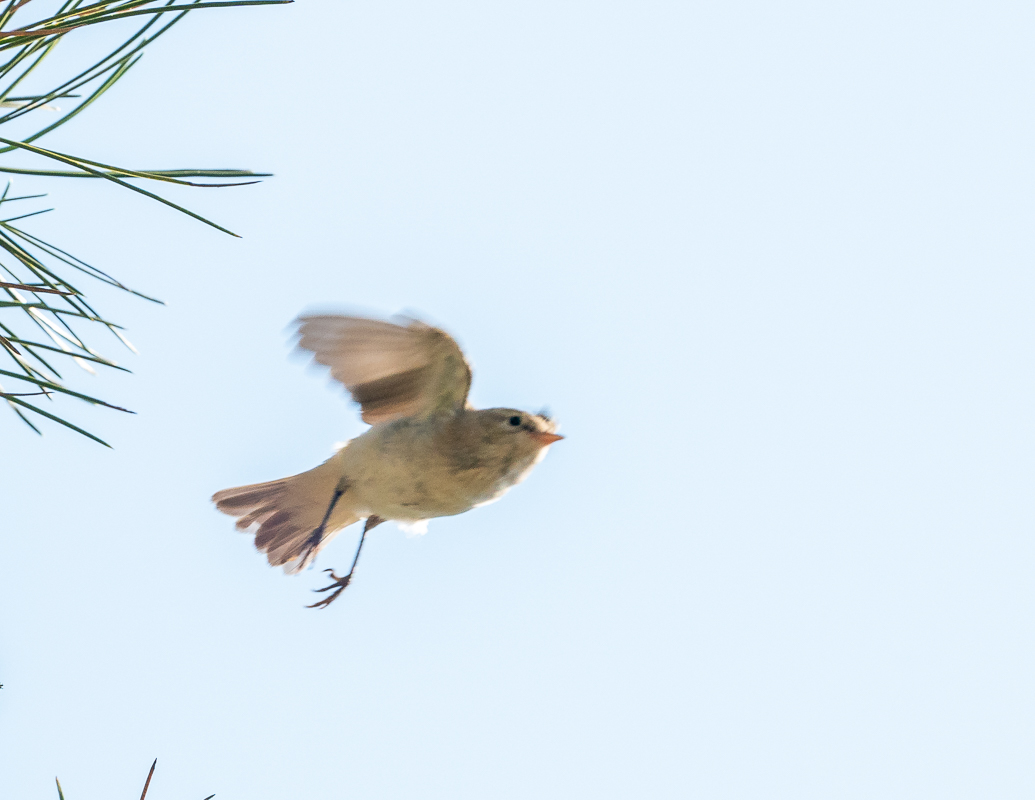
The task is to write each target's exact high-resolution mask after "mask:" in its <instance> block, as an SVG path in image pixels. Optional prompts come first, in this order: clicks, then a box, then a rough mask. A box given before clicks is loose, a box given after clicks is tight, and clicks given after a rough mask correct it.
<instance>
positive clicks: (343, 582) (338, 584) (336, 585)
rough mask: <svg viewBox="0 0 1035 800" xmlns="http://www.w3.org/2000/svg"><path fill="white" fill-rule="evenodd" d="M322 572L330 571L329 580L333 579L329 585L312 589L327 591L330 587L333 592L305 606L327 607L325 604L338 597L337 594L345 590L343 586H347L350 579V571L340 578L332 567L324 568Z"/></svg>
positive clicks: (327, 604)
mask: <svg viewBox="0 0 1035 800" xmlns="http://www.w3.org/2000/svg"><path fill="white" fill-rule="evenodd" d="M324 572H329V573H331V580H333V581H334V582H333V583H332V584H330V585H329V586H324V587H323V588H322V589H313V591H314V592H329V591H331V589H334V590H335V591H334V594H332V595H328V596H327V597H325V598H324V599H323V600H320V601H319V602H317V603H313V604H312V605H311V606H306V608H327V606H329V605H330V604H331V603H333V602H334V601H335V600H337V599H338V595H340V594H341V593H342V592H344V591H345V587H346V586H348V585H349V582H350V581H351V580H352V573H351V572H350V573H349V574H348V575H345V576H344V577H341V578H339V577H338V576H337V575H335V574H334V570H333V569H325V570H324Z"/></svg>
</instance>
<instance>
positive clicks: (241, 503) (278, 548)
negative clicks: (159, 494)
mask: <svg viewBox="0 0 1035 800" xmlns="http://www.w3.org/2000/svg"><path fill="white" fill-rule="evenodd" d="M339 492H341V494H338V493H339ZM335 497H337V502H336V503H335V504H334V511H333V512H332V513H331V515H330V518H329V519H328V520H327V524H326V525H325V526H324V531H323V535H322V536H321V535H320V534H319V533H318V532H317V529H318V528H319V527H320V523H321V522H322V521H323V518H324V516H325V515H326V514H327V509H328V508H329V507H330V506H331V503H332V502H333V501H334V499H335ZM212 501H213V502H214V503H215V504H216V508H218V509H219V510H220V511H222V512H223V513H224V514H229V515H230V516H231V517H237V530H239V531H247V532H254V534H255V548H256V549H257V550H259V551H260V552H264V553H266V557H267V558H268V559H269V562H270V564H272V565H273V566H275V567H279V566H281V565H283V567H284V571H285V572H287V573H289V574H292V573H295V572H300V571H301V570H303V569H305V568H306V567H307V566H309V564H311V563H312V561H313V559H314V558H315V557H316V554H317V552H318V551H319V550H320V548H321V547H323V545H325V544H327V542H329V541H330V540H331V539H332V538H334V535H335V534H336V533H337V532H338V531H340V530H341V529H342V528H344V527H346V526H347V525H351V524H352V523H353V522H357V521H358V520H359V519H360V517H359V515H357V514H356V513H355V511H354V509H353V507H352V503H351V502H349V497H348V489H347V485H346V482H345V480H344V479H343V477H342V472H341V461H340V452H339V453H338V454H335V455H334V456H333V457H332V458H330V459H328V460H327V461H325V462H324V463H323V464H321V465H320V466H318V467H316V468H315V469H311V470H309V471H308V472H303V473H301V474H300V475H294V476H292V477H290V478H281V479H280V480H276V481H269V482H268V483H253V484H252V485H250V486H237V487H235V488H233V489H224V490H223V491H221V492H216V493H215V494H214V495H213V496H212ZM314 534H315V535H314Z"/></svg>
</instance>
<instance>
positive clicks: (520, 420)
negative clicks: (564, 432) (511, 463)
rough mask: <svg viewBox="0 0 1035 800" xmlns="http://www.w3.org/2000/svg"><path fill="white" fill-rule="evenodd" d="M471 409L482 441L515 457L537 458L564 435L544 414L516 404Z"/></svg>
mask: <svg viewBox="0 0 1035 800" xmlns="http://www.w3.org/2000/svg"><path fill="white" fill-rule="evenodd" d="M474 413H475V414H476V415H477V417H478V427H479V429H480V431H481V437H482V441H483V442H485V443H486V444H490V443H491V444H492V446H493V448H494V449H496V448H498V449H499V450H502V451H506V452H509V453H511V454H512V455H514V456H517V457H518V458H522V459H524V458H527V459H532V460H534V461H538V460H539V459H540V458H541V457H542V456H543V455H545V453H546V448H547V447H549V446H550V445H551V444H553V443H554V442H558V441H560V440H561V439H563V438H564V437H563V436H561V435H560V434H559V433H557V423H556V422H554V421H553V420H552V419H550V418H549V417H548V416H546V415H545V414H532V413H529V412H528V411H519V410H517V409H516V408H486V409H483V410H481V411H476V412H474Z"/></svg>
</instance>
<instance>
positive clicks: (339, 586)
mask: <svg viewBox="0 0 1035 800" xmlns="http://www.w3.org/2000/svg"><path fill="white" fill-rule="evenodd" d="M382 522H384V519H382V518H381V517H378V516H375V515H373V514H372V515H371V516H369V517H367V521H366V524H365V525H363V533H362V535H360V537H359V547H357V548H356V555H355V557H354V558H353V559H352V566H351V567H349V574H348V575H345V576H343V577H341V578H339V577H338V576H337V575H335V574H334V570H333V569H325V570H324V572H329V573H331V580H332V581H334V582H333V583H332V584H331V585H330V586H324V587H323V588H322V589H313V591H314V592H329V591H330V590H331V589H334V590H335V592H334V594H332V595H329V596H328V597H325V598H324V599H323V600H321V601H320V602H318V603H313V604H312V605H311V606H306V608H327V606H329V605H330V604H331V603H333V602H334V601H335V600H337V599H338V595H340V594H341V593H342V592H344V591H345V587H346V586H348V585H349V582H350V581H351V580H352V573H353V572H355V571H356V562H357V561H359V554H360V551H362V550H363V542H365V541H366V540H367V531H369V530H372V529H373V528H376V527H377V526H378V525H380V524H381V523H382Z"/></svg>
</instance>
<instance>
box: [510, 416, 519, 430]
mask: <svg viewBox="0 0 1035 800" xmlns="http://www.w3.org/2000/svg"><path fill="white" fill-rule="evenodd" d="M509 422H510V424H511V425H513V426H514V427H515V428H516V427H517V426H518V425H520V424H521V417H511V418H510V420H509Z"/></svg>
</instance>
